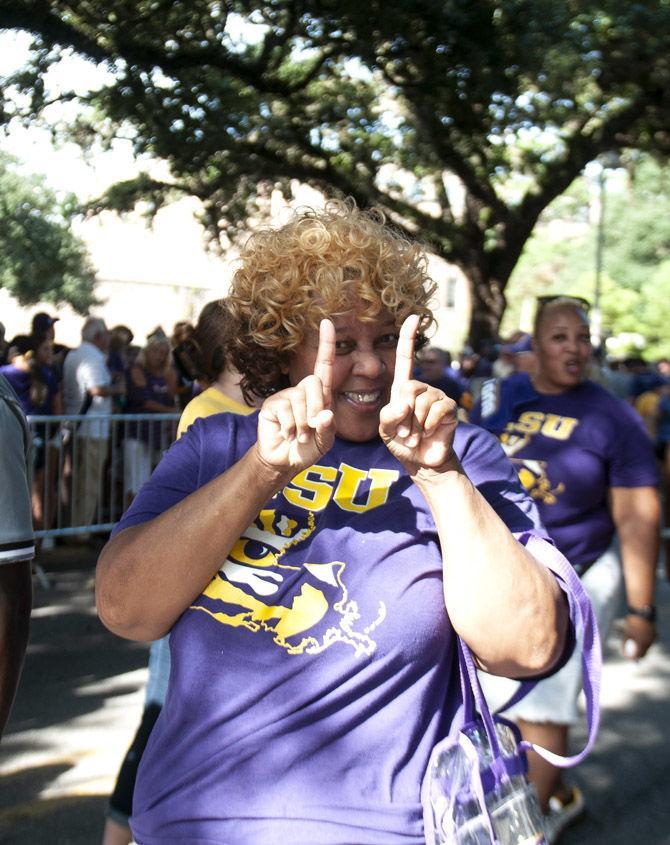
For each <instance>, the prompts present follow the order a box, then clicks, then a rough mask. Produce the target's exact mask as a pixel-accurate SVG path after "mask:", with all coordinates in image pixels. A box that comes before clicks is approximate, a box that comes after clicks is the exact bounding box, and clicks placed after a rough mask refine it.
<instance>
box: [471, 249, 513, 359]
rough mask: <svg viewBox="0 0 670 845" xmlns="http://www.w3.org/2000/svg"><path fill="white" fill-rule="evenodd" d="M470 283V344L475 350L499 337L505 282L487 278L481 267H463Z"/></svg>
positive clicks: (503, 309)
mask: <svg viewBox="0 0 670 845" xmlns="http://www.w3.org/2000/svg"><path fill="white" fill-rule="evenodd" d="M463 269H464V272H465V275H466V277H467V279H468V281H469V283H470V299H471V304H472V310H471V312H470V329H469V332H468V345H469V346H471V347H472V348H473V349H474V350H475V352H479V351H480V350H481V348H482V346H487V345H488V343H490V342H491V341H495V340H497V339H498V333H499V330H500V322H501V320H502V317H503V314H504V312H505V305H506V301H505V294H504V293H503V291H504V283H503V282H501V281H500V280H499V279H493V278H487V277H486V276H485V274H484V273H483V272H482V270H481V268H480V267H472V266H471V267H465V268H463Z"/></svg>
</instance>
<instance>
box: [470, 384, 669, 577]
mask: <svg viewBox="0 0 670 845" xmlns="http://www.w3.org/2000/svg"><path fill="white" fill-rule="evenodd" d="M470 419H471V421H472V422H473V423H476V424H479V425H481V426H483V427H484V428H486V429H488V430H489V431H491V432H493V433H494V434H496V435H498V437H499V438H500V441H501V443H502V446H503V448H504V450H505V452H506V454H507V456H508V457H509V458H510V459H511V460H512V463H513V464H514V466H515V467H516V469H517V472H518V473H519V477H520V479H521V481H522V483H523V485H524V487H525V488H526V490H527V491H528V493H529V494H530V496H531V497H532V498H533V499H534V500H535V502H536V503H537V506H538V508H539V511H540V516H541V517H542V522H543V523H544V525H545V527H546V528H547V530H548V531H549V535H550V536H551V538H552V539H553V540H554V542H555V543H556V545H557V547H558V548H559V550H560V551H561V552H563V554H564V555H565V557H566V558H567V559H568V560H569V561H570V563H571V564H572V565H573V566H574V567H575V569H577V571H578V572H580V573H583V572H584V571H585V570H586V569H587V568H588V566H589V565H590V564H592V563H593V562H594V561H595V560H597V558H598V557H599V556H600V555H601V554H602V553H603V552H605V551H606V549H607V548H608V546H609V545H610V543H611V542H612V538H613V536H614V530H615V529H614V523H613V521H612V517H611V515H610V511H609V507H608V502H607V493H608V490H609V489H610V488H611V487H654V486H656V484H657V483H658V474H657V469H656V459H655V456H654V450H653V444H652V442H651V440H650V438H649V435H648V434H647V432H646V430H645V428H644V424H643V422H642V419H641V418H640V416H639V414H637V412H636V411H635V410H634V409H633V408H632V407H631V406H630V405H628V404H627V403H625V402H623V401H622V400H620V399H617V398H616V397H614V396H612V394H610V393H608V392H607V391H606V390H605V389H604V388H602V387H600V385H597V384H595V383H594V382H591V381H584V382H582V384H580V385H578V386H577V387H574V388H572V389H571V390H568V391H566V392H565V393H560V394H539V393H538V392H537V391H536V390H535V389H534V387H533V385H532V382H531V380H530V378H529V376H528V374H527V373H516V374H515V375H512V376H510V377H509V378H506V379H503V380H502V381H489V382H486V383H485V384H484V386H483V388H482V393H481V399H480V400H479V402H478V403H477V405H476V406H475V408H473V411H472V413H471V415H470Z"/></svg>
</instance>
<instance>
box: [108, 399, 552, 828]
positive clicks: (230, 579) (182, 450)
mask: <svg viewBox="0 0 670 845" xmlns="http://www.w3.org/2000/svg"><path fill="white" fill-rule="evenodd" d="M256 416H257V415H256V414H254V415H252V416H250V417H239V416H236V415H233V414H219V415H216V416H212V417H209V418H207V419H201V420H198V421H196V422H195V423H194V425H193V426H191V428H190V429H189V431H188V433H187V434H186V435H185V436H184V437H182V438H181V439H180V440H179V441H177V442H176V443H175V444H174V445H173V446H172V447H171V449H170V450H169V452H168V453H167V454H166V456H165V457H164V459H163V461H162V462H161V463H160V465H159V466H158V468H157V469H156V471H155V472H154V474H153V476H152V478H151V480H150V481H149V482H148V483H147V484H146V485H145V486H144V487H143V488H142V490H141V491H140V493H139V495H138V496H137V498H136V499H135V501H134V503H133V505H132V507H131V509H130V510H129V511H128V513H127V514H126V515H125V516H124V518H123V520H122V521H121V523H120V525H119V526H118V529H117V530H123V529H124V528H127V527H129V526H131V525H137V524H139V523H142V522H144V521H146V520H149V519H152V518H153V517H155V516H156V515H158V514H160V513H161V512H163V511H165V510H166V509H168V508H169V507H171V506H172V505H174V504H176V503H177V502H179V501H180V500H181V499H183V498H184V497H185V496H187V495H188V494H189V493H191V492H192V491H193V490H195V489H196V488H198V487H201V486H202V485H204V484H206V483H207V482H208V481H210V480H211V479H213V478H215V477H216V476H218V475H219V474H220V473H222V472H223V471H224V470H225V469H226V468H227V467H229V466H230V465H231V464H232V463H234V462H235V461H237V460H238V459H239V458H240V457H241V456H242V455H243V454H244V453H245V451H246V450H247V449H248V448H249V446H250V445H251V444H252V443H253V441H254V440H255V436H256ZM455 447H456V452H457V454H458V455H459V457H460V459H461V461H462V464H463V467H464V469H465V471H466V472H467V474H468V476H469V477H470V479H471V480H472V481H473V482H474V483H475V484H476V485H477V487H478V488H479V490H480V491H481V492H482V494H483V495H484V496H485V497H486V498H487V499H488V501H489V502H490V503H491V504H492V505H493V507H494V508H495V510H496V511H497V512H498V514H499V515H500V516H501V517H502V519H503V520H504V521H505V522H506V524H507V525H508V526H509V527H510V529H511V530H512V531H514V532H518V533H519V534H522V533H524V532H530V533H535V534H538V535H540V536H544V537H546V534H544V532H543V531H542V529H541V528H538V517H537V514H536V511H535V508H534V506H533V504H532V502H531V501H530V500H529V499H528V497H527V496H526V495H525V494H524V492H523V490H522V488H521V487H520V485H519V483H518V479H517V477H516V475H515V474H514V471H513V469H512V467H511V466H510V464H509V462H508V461H507V460H506V459H505V457H504V455H503V452H502V450H501V449H500V446H499V444H498V443H497V441H496V439H495V438H494V437H492V436H491V435H489V434H487V433H486V432H484V431H482V430H480V429H477V428H475V427H473V426H469V425H459V427H458V429H457V433H456V442H455ZM225 518H226V515H225V513H221V519H225ZM173 540H174V543H175V544H179V543H180V542H182V538H180V537H174V538H173ZM197 553H198V552H197V549H188V550H185V555H184V557H185V561H184V565H185V566H187V565H188V557H189V556H190V555H197ZM155 589H156V590H160V589H161V580H160V571H159V570H158V571H157V572H156V583H155ZM473 601H476V596H473ZM454 643H455V640H454V634H453V630H452V627H451V624H450V622H449V619H448V617H447V614H446V611H445V606H444V598H443V592H442V561H441V556H440V549H439V546H438V541H437V534H436V529H435V525H434V522H433V519H432V517H431V515H430V512H429V509H428V506H427V504H426V502H425V500H424V498H423V497H422V495H421V494H420V492H419V490H418V488H417V487H416V486H415V485H414V484H413V483H412V482H411V480H410V479H409V477H408V476H407V474H406V473H405V471H404V470H403V468H402V466H401V465H400V464H399V463H398V462H397V461H396V460H395V459H394V458H393V457H392V456H391V454H390V453H389V451H388V449H387V448H386V447H385V446H384V445H383V444H382V442H381V441H380V440H374V441H372V442H370V443H365V444H355V443H349V442H346V441H342V440H339V439H337V440H336V442H335V445H334V446H333V448H332V449H331V450H330V452H328V454H327V455H325V456H324V457H323V458H322V459H321V460H320V461H319V463H318V464H317V465H314V466H312V467H310V468H309V469H307V470H305V471H303V472H302V473H300V474H299V475H298V476H296V478H294V479H293V481H292V482H291V483H290V484H289V485H288V486H287V487H286V488H285V489H284V490H283V491H281V492H280V493H278V494H277V495H276V496H274V497H273V498H272V499H271V500H270V501H268V502H267V504H266V506H265V508H264V509H263V510H262V511H261V512H260V513H259V515H258V517H257V518H256V520H254V522H253V523H252V525H251V526H250V527H249V528H248V529H247V530H246V531H245V532H244V534H243V536H242V537H241V538H240V539H239V541H238V542H237V543H236V544H235V546H234V547H233V549H232V550H231V552H230V554H229V555H228V557H227V559H225V560H222V562H221V568H220V570H219V571H218V573H217V574H216V575H215V576H214V578H213V579H212V581H211V583H210V584H209V585H208V586H207V587H206V589H205V590H204V592H203V593H202V595H201V596H199V597H198V598H197V599H196V600H195V601H194V603H193V605H192V606H191V607H190V608H188V609H187V610H186V611H185V612H184V613H183V614H182V616H181V617H180V619H179V620H178V621H177V622H176V624H175V626H174V628H173V629H172V632H171V636H170V649H171V657H172V671H171V675H170V685H169V689H168V694H167V698H166V701H165V705H164V707H163V710H162V712H161V715H160V718H159V719H158V722H157V723H156V726H155V727H154V729H153V731H152V734H151V737H150V740H149V744H148V746H147V748H146V751H145V753H144V755H143V758H142V762H141V766H140V770H139V774H138V780H137V787H136V791H135V795H134V799H133V816H132V820H131V823H132V829H133V833H134V835H135V838H136V840H137V841H138V842H139V843H141V845H156V843H167V842H170V843H189V845H191V844H193V843H199V845H204V843H227V844H228V845H259V843H261V842H263V843H268V845H273V843H282V845H287V843H291V845H345V843H349V845H394V843H405V845H419V843H423V841H424V838H423V822H422V812H421V803H420V784H421V781H422V778H423V776H424V772H425V769H426V766H427V762H428V758H429V755H430V751H431V749H432V747H433V746H434V745H435V743H436V742H437V741H438V740H439V739H441V738H442V737H444V736H445V735H446V733H447V732H448V729H449V727H450V725H451V723H452V721H453V720H454V718H455V717H456V715H457V713H458V710H459V707H460V705H461V700H460V687H459V681H458V670H457V668H456V664H455V662H454V661H455V656H454Z"/></svg>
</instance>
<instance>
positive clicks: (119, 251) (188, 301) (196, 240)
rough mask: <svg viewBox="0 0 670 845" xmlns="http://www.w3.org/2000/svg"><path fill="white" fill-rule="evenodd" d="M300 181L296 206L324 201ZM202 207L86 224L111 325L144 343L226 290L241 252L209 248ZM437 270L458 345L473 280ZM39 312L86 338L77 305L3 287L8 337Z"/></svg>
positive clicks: (436, 264) (278, 209) (451, 341)
mask: <svg viewBox="0 0 670 845" xmlns="http://www.w3.org/2000/svg"><path fill="white" fill-rule="evenodd" d="M295 187H296V190H295V193H296V199H295V201H294V203H292V204H293V205H303V206H304V205H314V206H316V205H319V204H320V203H321V202H322V198H321V196H320V195H319V194H318V193H316V192H315V191H311V190H310V189H307V188H304V187H301V188H299V187H298V186H295ZM197 210H198V202H197V200H195V199H183V200H180V201H179V202H175V203H173V204H171V205H169V206H167V207H165V208H164V209H161V211H159V212H158V214H157V215H156V217H155V219H154V222H153V225H148V224H147V222H146V219H145V218H144V217H143V216H142V214H141V209H139V210H138V211H137V212H136V213H134V214H132V215H128V216H126V217H124V218H121V217H119V215H117V214H115V213H112V212H105V213H103V214H101V215H99V216H98V217H96V218H93V219H90V220H85V221H83V222H82V223H80V224H79V225H78V227H77V234H79V235H80V236H81V237H82V238H83V240H84V241H85V243H86V245H87V247H88V250H89V253H90V256H91V260H92V262H93V265H94V267H95V268H96V271H97V277H98V284H97V286H96V295H97V296H98V298H99V299H100V300H101V304H100V305H99V306H95V307H94V308H92V309H91V313H93V314H95V315H97V316H102V317H104V318H105V320H106V322H107V325H108V326H109V327H112V326H114V325H117V324H119V323H123V324H125V325H127V326H129V327H130V328H131V329H132V331H133V333H134V335H135V341H134V342H135V343H136V344H138V345H142V344H143V342H144V340H145V338H146V336H147V334H149V333H150V332H151V331H152V330H153V329H154V328H156V326H158V325H160V326H162V328H163V330H164V331H165V332H166V333H167V334H170V333H171V331H172V327H173V325H174V324H175V323H176V322H177V321H178V320H190V321H195V320H196V319H197V316H198V313H199V312H200V309H201V308H202V306H203V305H204V304H205V303H206V302H208V301H209V300H211V299H215V298H218V297H221V296H225V294H226V292H227V290H228V286H229V283H230V279H231V276H232V273H233V271H234V267H235V259H236V252H235V251H234V250H231V251H230V252H229V253H228V254H227V255H226V256H225V257H222V258H219V257H216V256H215V255H213V254H211V253H209V252H207V251H206V250H205V248H204V242H203V232H202V228H201V226H200V225H199V223H198V222H197V220H196V217H195V214H196V213H197ZM270 212H271V216H272V218H273V220H275V221H281V220H282V219H283V218H285V216H286V215H287V213H289V212H288V209H287V207H286V203H285V202H284V201H283V200H282V199H281V197H280V195H279V194H276V195H275V196H274V197H273V198H272V203H271V208H270ZM430 272H431V275H432V277H433V278H434V279H435V281H436V282H437V284H438V293H437V296H436V298H435V303H434V310H435V315H436V318H437V329H436V331H435V335H434V336H433V337H432V338H431V342H432V343H434V344H435V345H438V346H442V347H445V348H447V349H449V350H451V351H452V352H457V351H458V350H460V348H461V347H462V345H463V342H464V339H465V336H466V334H467V325H468V319H469V296H468V291H467V284H466V281H465V279H464V277H463V275H462V274H461V272H460V271H459V270H458V268H455V267H453V266H451V265H448V264H447V263H446V262H444V261H442V260H441V259H439V258H437V257H431V259H430ZM37 311H47V312H48V313H49V314H52V315H55V316H58V317H59V318H60V319H59V322H58V324H57V326H56V340H57V341H58V342H59V343H65V344H66V345H68V346H77V345H78V344H79V341H80V330H81V324H82V322H83V318H82V317H81V316H80V315H78V314H76V313H75V312H74V311H73V310H72V309H71V308H70V307H69V306H60V307H58V308H56V307H54V306H53V305H50V304H48V303H39V304H38V305H34V306H30V307H28V308H25V307H21V306H19V305H18V303H16V302H15V301H14V300H13V299H12V298H11V297H10V296H9V295H8V294H7V291H4V290H0V321H1V322H3V323H4V324H5V327H6V333H7V337H8V338H11V337H13V336H14V335H15V334H18V333H25V332H27V331H29V329H30V321H31V318H32V315H33V314H34V313H36V312H37Z"/></svg>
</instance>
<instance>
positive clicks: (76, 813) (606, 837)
mask: <svg viewBox="0 0 670 845" xmlns="http://www.w3.org/2000/svg"><path fill="white" fill-rule="evenodd" d="M94 559H95V556H94V554H93V552H92V550H91V549H90V548H87V547H83V548H81V547H73V546H64V547H57V548H56V549H55V550H54V551H53V552H50V553H48V554H45V555H43V556H42V559H41V563H42V565H43V566H44V569H45V572H46V574H47V577H48V578H49V581H50V586H49V587H48V588H45V587H43V586H40V585H39V584H38V583H36V586H35V609H34V612H33V621H32V632H31V641H30V645H29V649H28V655H27V659H26V665H25V669H24V674H23V678H22V681H21V686H20V689H19V694H18V696H17V700H16V704H15V707H14V711H13V713H12V717H11V719H10V722H9V725H8V726H7V729H6V732H5V736H4V738H3V741H2V746H0V778H1V788H0V843H7V844H8V845H9V843H11V845H95V843H97V842H99V841H100V836H101V832H102V826H103V814H104V808H105V804H106V799H107V796H108V794H109V793H110V791H111V789H112V787H113V784H114V780H115V778H116V773H117V771H118V767H119V764H120V762H121V760H122V758H123V756H124V754H125V751H126V748H127V746H128V743H129V742H130V739H131V738H132V736H133V734H134V731H135V729H136V727H137V725H138V723H139V718H140V713H141V710H142V703H143V692H144V683H145V681H146V674H147V673H146V665H147V659H148V646H147V645H146V644H140V643H132V642H128V641H125V640H121V639H119V638H117V637H115V636H113V635H112V634H110V633H109V632H108V631H106V630H105V629H104V628H103V626H102V625H101V623H100V622H99V620H98V619H97V617H96V615H95V608H94V603H93V575H94ZM658 605H659V617H660V619H659V626H658V628H659V642H658V643H657V644H656V645H655V646H654V647H653V649H652V650H651V652H650V653H649V655H648V656H647V657H646V658H645V659H644V660H642V661H640V662H639V663H629V662H628V661H624V660H623V659H622V658H620V657H619V656H618V654H617V652H616V647H617V646H618V640H617V639H616V632H614V633H613V635H612V636H611V637H610V640H609V642H608V648H607V660H606V664H605V671H604V678H603V694H602V706H603V713H602V723H601V730H600V735H599V739H598V742H597V745H596V749H595V750H594V751H593V753H592V754H591V756H590V757H589V759H588V760H587V761H586V762H585V763H583V764H582V765H581V766H580V767H579V769H577V770H576V771H575V772H574V773H570V774H569V777H572V778H574V780H575V782H577V783H578V784H579V785H580V786H581V788H582V789H583V791H584V793H585V796H586V799H587V802H588V813H587V815H586V816H585V818H584V819H583V820H582V821H581V822H580V823H579V824H577V825H575V826H574V827H573V828H571V829H570V830H568V831H567V832H566V833H565V835H564V836H563V838H562V839H561V843H562V845H605V843H607V845H624V843H625V845H630V843H632V842H636V843H640V845H642V844H643V843H644V845H670V801H668V797H667V796H668V794H669V792H670V732H668V724H669V723H670V719H669V716H670V707H669V705H668V699H669V697H670V584H668V583H667V582H665V581H661V582H659V589H658ZM584 740H585V732H584V730H576V731H575V732H574V745H575V748H576V747H577V745H578V743H579V742H582V743H583V742H584ZM287 845H290V843H287Z"/></svg>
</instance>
